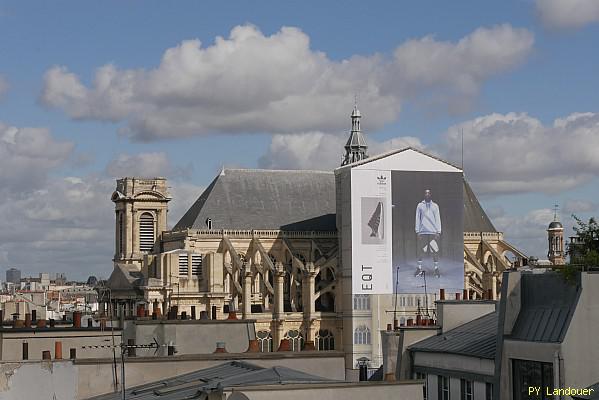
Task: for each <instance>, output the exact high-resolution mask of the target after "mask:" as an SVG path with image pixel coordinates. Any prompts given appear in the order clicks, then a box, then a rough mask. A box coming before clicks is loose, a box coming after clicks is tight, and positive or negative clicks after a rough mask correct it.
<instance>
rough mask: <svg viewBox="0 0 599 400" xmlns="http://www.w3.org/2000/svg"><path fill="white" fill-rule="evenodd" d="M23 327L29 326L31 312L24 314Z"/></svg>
mask: <svg viewBox="0 0 599 400" xmlns="http://www.w3.org/2000/svg"><path fill="white" fill-rule="evenodd" d="M25 328H31V314H29V313H26V314H25Z"/></svg>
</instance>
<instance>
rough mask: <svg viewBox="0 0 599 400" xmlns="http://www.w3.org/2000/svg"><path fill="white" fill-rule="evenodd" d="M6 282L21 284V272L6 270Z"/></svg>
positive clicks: (14, 269) (13, 269)
mask: <svg viewBox="0 0 599 400" xmlns="http://www.w3.org/2000/svg"><path fill="white" fill-rule="evenodd" d="M6 282H10V283H14V284H15V285H18V284H20V283H21V270H19V269H16V268H9V269H7V270H6Z"/></svg>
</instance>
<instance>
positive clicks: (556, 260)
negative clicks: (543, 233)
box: [547, 206, 566, 265]
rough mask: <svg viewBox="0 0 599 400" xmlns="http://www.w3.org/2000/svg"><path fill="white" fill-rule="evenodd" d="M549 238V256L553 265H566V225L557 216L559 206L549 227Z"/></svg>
mask: <svg viewBox="0 0 599 400" xmlns="http://www.w3.org/2000/svg"><path fill="white" fill-rule="evenodd" d="M547 239H548V242H549V243H548V244H549V250H548V252H547V257H548V258H549V261H551V263H552V264H553V265H564V264H565V263H566V259H565V253H564V227H563V225H562V223H561V222H559V220H558V218H557V206H556V207H555V212H554V213H553V221H551V223H550V224H549V227H548V228H547Z"/></svg>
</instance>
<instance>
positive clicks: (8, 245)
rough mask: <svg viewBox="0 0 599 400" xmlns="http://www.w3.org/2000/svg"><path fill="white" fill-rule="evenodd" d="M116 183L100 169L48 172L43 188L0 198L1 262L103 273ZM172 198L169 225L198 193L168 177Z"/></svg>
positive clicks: (81, 274)
mask: <svg viewBox="0 0 599 400" xmlns="http://www.w3.org/2000/svg"><path fill="white" fill-rule="evenodd" d="M115 186H116V184H115V181H114V179H111V178H107V177H105V176H103V175H87V176H83V177H67V178H59V177H49V178H48V179H47V180H46V182H45V185H44V187H43V188H41V189H39V190H37V191H35V192H33V193H31V194H29V195H28V196H26V197H11V198H8V199H5V200H6V201H3V202H2V204H0V218H1V219H2V221H3V226H6V227H10V229H4V230H2V231H0V256H1V257H2V258H3V260H2V264H3V265H8V266H15V267H17V268H20V269H22V270H23V271H25V272H26V273H30V274H35V273H37V272H53V273H54V272H66V273H67V275H68V277H70V278H72V279H75V278H77V279H85V278H87V276H88V275H96V276H102V277H105V278H107V277H108V276H109V275H110V273H111V272H112V261H111V260H112V257H113V254H114V204H113V203H112V202H111V201H110V195H111V194H112V191H113V190H114V188H115ZM169 186H171V194H172V195H173V196H174V199H173V201H172V203H171V204H170V207H169V210H170V211H169V225H174V224H175V223H176V222H177V220H178V219H179V218H180V217H181V216H182V215H183V213H184V211H186V210H187V208H188V207H189V206H190V205H191V203H192V202H193V201H194V200H195V199H196V198H197V197H198V196H199V195H200V194H201V191H202V188H201V187H198V186H196V185H193V184H190V183H181V182H176V181H175V182H169Z"/></svg>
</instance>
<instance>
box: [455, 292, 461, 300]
mask: <svg viewBox="0 0 599 400" xmlns="http://www.w3.org/2000/svg"><path fill="white" fill-rule="evenodd" d="M460 297H461V296H460V293H459V292H458V293H456V294H455V299H456V300H460Z"/></svg>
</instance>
